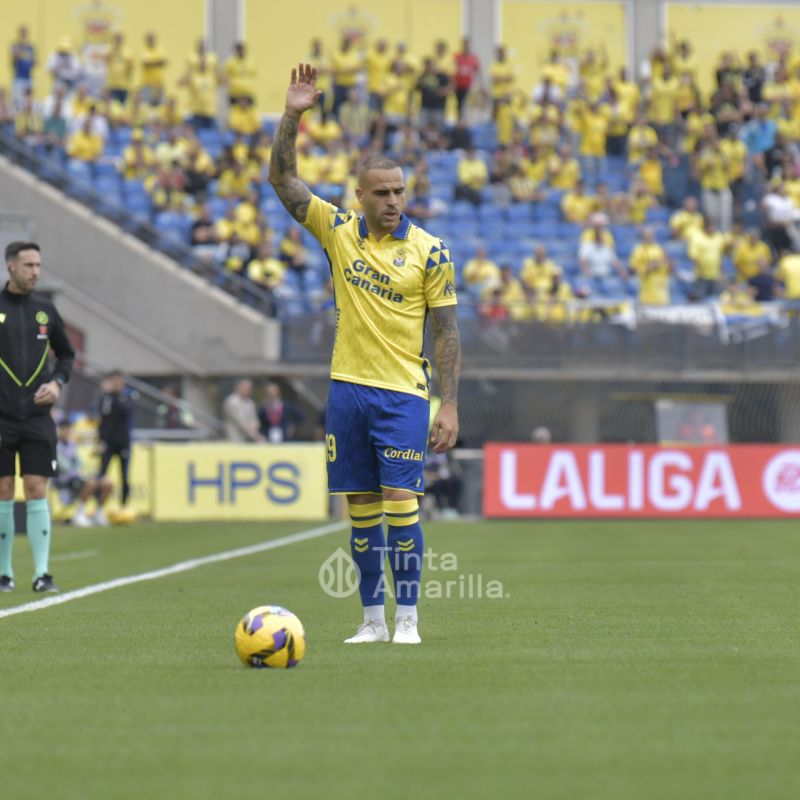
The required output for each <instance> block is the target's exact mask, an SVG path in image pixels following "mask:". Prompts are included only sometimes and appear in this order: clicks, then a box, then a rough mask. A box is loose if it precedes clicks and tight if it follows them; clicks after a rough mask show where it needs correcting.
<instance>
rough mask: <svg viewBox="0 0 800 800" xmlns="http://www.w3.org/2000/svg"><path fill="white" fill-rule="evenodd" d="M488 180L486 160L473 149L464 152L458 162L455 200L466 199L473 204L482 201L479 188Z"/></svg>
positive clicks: (477, 204)
mask: <svg viewBox="0 0 800 800" xmlns="http://www.w3.org/2000/svg"><path fill="white" fill-rule="evenodd" d="M488 182H489V170H488V169H487V167H486V162H485V161H484V160H483V159H482V158H480V157H479V156H478V154H477V153H476V152H475V150H474V149H469V150H467V151H466V152H465V153H464V156H463V158H461V159H460V160H459V162H458V183H457V184H456V189H455V199H456V200H467V201H469V202H470V203H472V204H473V205H475V206H479V205H480V204H481V203H482V202H483V197H482V195H481V190H482V189H483V188H484V187H485V186H486V185H487V184H488Z"/></svg>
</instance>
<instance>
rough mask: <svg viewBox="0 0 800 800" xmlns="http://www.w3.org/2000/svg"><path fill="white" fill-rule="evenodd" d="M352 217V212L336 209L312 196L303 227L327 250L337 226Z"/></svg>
mask: <svg viewBox="0 0 800 800" xmlns="http://www.w3.org/2000/svg"><path fill="white" fill-rule="evenodd" d="M352 215H353V212H352V211H345V210H344V209H342V208H337V207H336V206H335V205H333V204H332V203H327V202H325V200H322V199H321V198H319V197H317V196H316V195H315V194H312V195H311V203H309V206H308V213H307V214H306V221H305V222H304V223H303V227H304V228H305V229H306V230H307V231H310V232H311V234H312V235H313V236H314V238H315V239H317V241H318V242H319V243H320V244H321V245H322V246H323V247H324V248H327V247H328V244H329V243H330V240H331V237H332V236H333V232H334V230H336V228H338V227H339V225H342V224H344V223H345V222H347V221H348V220H349V219H350V218H351V217H352Z"/></svg>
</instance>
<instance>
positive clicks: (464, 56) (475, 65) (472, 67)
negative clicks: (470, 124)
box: [453, 36, 481, 119]
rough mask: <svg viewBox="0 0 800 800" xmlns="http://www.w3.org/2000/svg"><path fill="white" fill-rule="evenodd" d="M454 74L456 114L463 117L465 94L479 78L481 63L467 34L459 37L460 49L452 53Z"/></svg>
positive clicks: (466, 94) (467, 93)
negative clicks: (471, 46)
mask: <svg viewBox="0 0 800 800" xmlns="http://www.w3.org/2000/svg"><path fill="white" fill-rule="evenodd" d="M453 60H454V64H455V75H454V78H453V86H454V88H455V93H456V102H457V103H458V116H459V118H460V119H463V116H464V107H465V106H466V102H467V96H468V95H469V93H470V91H471V89H472V87H473V86H474V85H475V81H476V80H477V79H479V78H480V72H481V64H480V61H479V60H478V56H476V55H475V53H473V52H472V49H471V48H470V41H469V37H468V36H464V37H462V39H461V50H459V51H458V52H457V53H456V54H455V55H454V58H453Z"/></svg>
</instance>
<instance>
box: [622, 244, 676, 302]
mask: <svg viewBox="0 0 800 800" xmlns="http://www.w3.org/2000/svg"><path fill="white" fill-rule="evenodd" d="M629 263H630V266H631V269H632V270H634V272H636V273H637V275H638V276H639V302H640V303H644V304H645V305H660V306H664V305H668V304H669V272H670V270H669V261H667V256H666V254H665V253H664V248H663V247H661V245H659V244H655V243H652V244H647V243H646V242H640V243H639V244H637V245H636V247H634V248H633V252H632V253H631V258H630V262H629Z"/></svg>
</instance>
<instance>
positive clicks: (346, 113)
mask: <svg viewBox="0 0 800 800" xmlns="http://www.w3.org/2000/svg"><path fill="white" fill-rule="evenodd" d="M369 117H370V115H369V106H368V105H367V103H366V102H365V101H364V100H363V99H362V97H361V93H360V92H359V91H358V89H350V90H348V92H347V97H346V99H345V101H344V102H343V103H342V104H341V106H340V107H339V125H340V126H341V128H342V132H343V133H344V135H345V136H348V137H349V138H351V139H352V140H353V141H354V142H357V143H359V144H360V143H362V142H364V141H366V139H367V137H368V135H369Z"/></svg>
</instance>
